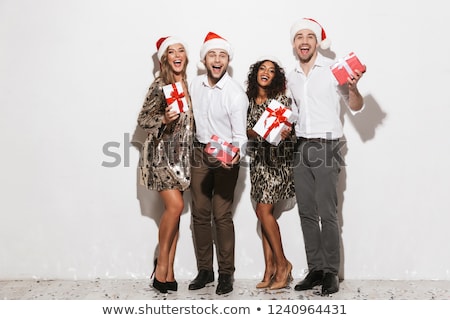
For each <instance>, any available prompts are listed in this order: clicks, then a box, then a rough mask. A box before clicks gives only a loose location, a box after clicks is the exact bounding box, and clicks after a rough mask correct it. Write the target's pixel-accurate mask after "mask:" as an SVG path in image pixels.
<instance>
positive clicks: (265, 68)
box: [256, 60, 276, 88]
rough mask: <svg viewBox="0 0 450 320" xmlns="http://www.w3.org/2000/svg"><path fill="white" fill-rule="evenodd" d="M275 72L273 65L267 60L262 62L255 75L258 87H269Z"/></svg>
mask: <svg viewBox="0 0 450 320" xmlns="http://www.w3.org/2000/svg"><path fill="white" fill-rule="evenodd" d="M275 72H276V70H275V64H274V63H273V62H272V61H269V60H266V61H264V62H263V63H262V64H261V65H260V66H259V69H258V73H257V75H256V81H257V82H258V85H259V86H260V87H263V88H265V87H268V86H270V84H271V83H272V80H273V78H274V77H275Z"/></svg>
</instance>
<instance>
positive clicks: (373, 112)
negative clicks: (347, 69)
mask: <svg viewBox="0 0 450 320" xmlns="http://www.w3.org/2000/svg"><path fill="white" fill-rule="evenodd" d="M364 104H365V107H364V110H363V111H362V112H360V113H357V114H355V115H352V114H351V113H350V112H348V116H349V117H348V118H349V120H350V122H351V123H352V124H353V126H354V128H355V129H356V131H357V132H358V134H359V136H360V137H361V140H362V141H363V142H367V141H370V140H372V139H373V138H375V132H376V130H377V128H378V127H379V126H381V125H382V124H383V121H384V119H385V118H386V116H387V114H386V113H385V112H384V111H383V110H381V108H380V106H379V104H378V103H377V101H376V100H375V98H374V97H373V96H372V95H368V96H366V97H364Z"/></svg>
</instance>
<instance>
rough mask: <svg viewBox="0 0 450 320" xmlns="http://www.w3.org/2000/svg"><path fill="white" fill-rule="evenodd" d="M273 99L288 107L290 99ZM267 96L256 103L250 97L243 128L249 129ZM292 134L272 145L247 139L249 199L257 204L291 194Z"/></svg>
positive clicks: (292, 184)
mask: <svg viewBox="0 0 450 320" xmlns="http://www.w3.org/2000/svg"><path fill="white" fill-rule="evenodd" d="M277 100H278V101H279V102H280V103H282V104H283V105H284V106H286V107H288V108H290V106H291V99H290V98H288V97H286V96H285V95H280V96H278V97H277ZM270 102H271V99H268V100H266V101H265V102H264V103H263V104H260V105H258V104H256V102H255V99H250V105H249V108H248V113H247V130H249V129H252V128H253V127H254V126H255V124H256V122H257V121H258V120H259V118H260V117H261V115H262V114H263V112H264V111H265V110H266V108H267V106H268V105H269V104H270ZM294 144H295V133H294V130H292V135H291V136H290V137H289V138H288V139H286V140H284V141H281V142H280V144H279V145H278V146H274V145H272V144H270V143H269V142H267V141H265V139H263V138H262V137H260V136H258V137H257V138H256V139H254V140H251V141H249V146H248V149H247V153H248V155H249V156H250V181H251V191H250V196H251V198H252V200H254V201H255V202H257V203H270V204H275V203H277V202H279V201H281V200H287V199H291V198H293V197H295V189H294V177H293V163H294V158H293V156H294Z"/></svg>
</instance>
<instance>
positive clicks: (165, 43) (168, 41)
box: [156, 36, 187, 61]
mask: <svg viewBox="0 0 450 320" xmlns="http://www.w3.org/2000/svg"><path fill="white" fill-rule="evenodd" d="M176 43H181V44H182V45H183V47H184V50H186V54H187V45H186V43H184V41H181V40H180V39H179V38H177V37H172V36H168V37H162V38H159V40H158V41H156V50H158V53H157V55H158V60H159V61H161V57H162V56H163V54H164V52H166V50H167V48H168V47H169V46H171V45H173V44H176Z"/></svg>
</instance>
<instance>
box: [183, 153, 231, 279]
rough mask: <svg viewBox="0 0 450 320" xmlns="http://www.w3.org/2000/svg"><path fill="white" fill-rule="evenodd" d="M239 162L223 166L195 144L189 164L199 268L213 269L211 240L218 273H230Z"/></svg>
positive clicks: (193, 223) (193, 228) (195, 243)
mask: <svg viewBox="0 0 450 320" xmlns="http://www.w3.org/2000/svg"><path fill="white" fill-rule="evenodd" d="M238 175H239V165H237V166H234V167H233V168H231V169H225V168H222V167H221V166H220V163H219V162H217V161H216V160H214V159H213V158H212V157H211V156H210V155H208V154H207V153H205V152H204V151H203V149H202V148H201V147H198V146H197V147H195V148H194V153H193V160H192V167H191V196H192V231H193V237H194V249H195V255H196V258H197V268H198V270H202V269H203V270H213V249H214V247H213V243H215V245H216V246H215V247H216V251H217V264H218V267H219V270H218V271H219V274H228V275H233V273H234V270H235V265H234V253H235V252H234V250H235V233H234V223H233V213H232V207H233V199H234V190H235V187H236V183H237V179H238Z"/></svg>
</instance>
